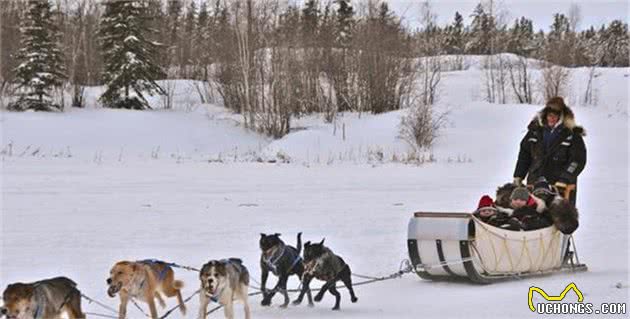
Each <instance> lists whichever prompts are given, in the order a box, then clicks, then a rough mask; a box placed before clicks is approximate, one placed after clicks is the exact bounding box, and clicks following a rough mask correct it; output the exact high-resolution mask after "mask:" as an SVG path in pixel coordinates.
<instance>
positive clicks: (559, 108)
mask: <svg viewBox="0 0 630 319" xmlns="http://www.w3.org/2000/svg"><path fill="white" fill-rule="evenodd" d="M549 112H556V113H558V114H560V122H561V123H562V125H563V126H564V127H566V128H568V129H569V130H571V131H573V133H575V134H580V135H582V136H586V130H584V128H583V127H582V126H579V125H577V124H576V121H575V115H574V113H573V111H572V110H571V108H569V107H568V106H566V104H564V100H563V99H562V98H561V97H554V98H552V99H550V100H549V101H548V102H547V104H546V105H545V107H544V108H542V109H541V110H540V111H538V112H537V113H536V115H535V116H534V118H533V119H532V121H531V122H530V123H529V125H528V126H527V128H528V129H529V130H537V129H540V128H542V127H545V125H546V121H547V114H548V113H549Z"/></svg>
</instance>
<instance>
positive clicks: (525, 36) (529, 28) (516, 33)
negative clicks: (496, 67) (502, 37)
mask: <svg viewBox="0 0 630 319" xmlns="http://www.w3.org/2000/svg"><path fill="white" fill-rule="evenodd" d="M508 33H509V38H508V40H507V44H506V45H507V47H506V49H507V52H510V53H514V54H518V55H521V56H528V55H529V54H530V53H531V52H532V51H533V50H534V49H535V47H534V46H533V40H534V26H533V24H532V21H531V20H529V19H527V18H525V17H521V18H520V19H516V20H515V21H514V26H513V27H512V28H511V29H510V30H509V31H508Z"/></svg>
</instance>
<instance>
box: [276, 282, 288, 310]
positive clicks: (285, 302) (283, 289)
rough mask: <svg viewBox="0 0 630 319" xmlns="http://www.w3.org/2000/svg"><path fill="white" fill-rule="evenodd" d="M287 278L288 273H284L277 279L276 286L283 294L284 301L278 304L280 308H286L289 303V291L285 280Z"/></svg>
mask: <svg viewBox="0 0 630 319" xmlns="http://www.w3.org/2000/svg"><path fill="white" fill-rule="evenodd" d="M288 280H289V275H285V276H282V277H280V280H279V281H278V286H279V287H280V289H281V292H282V295H283V296H284V303H283V304H282V305H281V306H280V308H286V307H287V306H288V305H289V293H287V281H288Z"/></svg>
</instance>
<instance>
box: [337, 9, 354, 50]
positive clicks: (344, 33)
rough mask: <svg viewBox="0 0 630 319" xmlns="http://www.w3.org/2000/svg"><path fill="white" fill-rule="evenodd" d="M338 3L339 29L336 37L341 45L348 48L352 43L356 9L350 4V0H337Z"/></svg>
mask: <svg viewBox="0 0 630 319" xmlns="http://www.w3.org/2000/svg"><path fill="white" fill-rule="evenodd" d="M337 4H338V5H339V8H338V9H337V30H336V37H335V39H336V41H337V43H338V44H339V45H340V46H341V47H343V48H348V47H350V44H351V43H352V34H353V29H354V9H353V8H352V5H351V4H350V0H337Z"/></svg>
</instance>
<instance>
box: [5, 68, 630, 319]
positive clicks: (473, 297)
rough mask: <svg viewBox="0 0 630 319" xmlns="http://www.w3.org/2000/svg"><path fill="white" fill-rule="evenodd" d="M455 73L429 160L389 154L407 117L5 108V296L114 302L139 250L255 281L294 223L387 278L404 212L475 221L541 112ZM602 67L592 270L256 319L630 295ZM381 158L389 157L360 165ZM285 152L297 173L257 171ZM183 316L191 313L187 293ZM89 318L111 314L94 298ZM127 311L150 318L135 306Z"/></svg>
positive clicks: (582, 248)
mask: <svg viewBox="0 0 630 319" xmlns="http://www.w3.org/2000/svg"><path fill="white" fill-rule="evenodd" d="M466 72H468V73H466ZM466 72H451V73H448V74H446V76H445V80H444V81H445V85H444V88H443V96H444V97H443V99H442V100H441V102H440V108H441V109H442V110H448V111H449V115H448V123H447V126H446V127H445V129H444V130H443V131H442V134H441V136H440V138H439V139H438V141H437V144H436V146H435V149H434V150H433V156H434V158H435V161H434V162H431V163H425V164H423V165H419V166H416V165H403V164H400V163H392V162H391V161H390V160H387V159H389V158H391V156H392V155H394V154H403V153H404V152H406V151H408V150H407V148H406V145H405V144H404V142H402V141H401V140H399V139H397V137H396V136H397V124H398V121H399V118H400V116H401V115H402V114H404V112H402V111H401V112H392V113H387V114H383V115H378V116H374V115H365V114H364V115H362V116H361V117H359V116H357V115H355V114H346V115H344V116H343V117H342V118H341V119H340V120H339V122H338V123H337V128H335V127H334V126H335V125H333V124H326V123H323V122H322V121H321V120H319V119H317V118H305V119H301V120H300V121H298V125H299V126H301V127H302V128H303V129H302V130H300V131H296V132H294V133H292V134H290V135H288V136H286V137H285V138H283V139H281V140H277V141H272V140H270V139H268V138H265V137H262V136H259V135H256V134H252V133H249V132H247V131H245V130H244V129H243V128H241V127H240V126H239V125H238V121H237V120H235V119H234V116H231V115H230V114H227V113H226V112H225V111H223V110H221V109H219V108H217V107H213V106H209V105H206V106H200V107H198V108H197V109H196V110H195V111H192V112H183V111H154V112H133V111H114V110H100V109H90V110H81V111H76V110H75V111H71V112H68V113H65V114H41V113H24V114H15V113H6V112H2V113H0V115H1V116H2V122H1V125H2V129H1V132H2V145H1V148H0V150H1V151H2V162H1V163H2V176H1V177H2V199H1V201H2V214H1V217H2V219H1V220H0V221H1V224H2V233H1V236H0V240H1V241H2V244H1V249H2V251H1V252H0V253H1V254H0V256H1V260H0V286H2V287H4V286H5V285H6V284H8V283H11V282H15V281H22V282H29V281H35V280H38V279H41V278H47V277H53V276H58V275H65V276H68V277H70V278H73V279H74V280H75V281H77V282H78V283H79V288H80V289H81V290H82V291H83V292H84V293H85V294H86V295H89V296H91V297H94V298H96V299H98V300H100V301H105V302H106V303H107V304H108V305H110V306H114V307H115V306H117V301H118V300H117V299H110V298H109V297H107V294H106V289H107V287H106V285H105V279H106V278H107V277H108V272H109V269H110V267H111V266H112V264H113V263H115V262H116V261H118V260H124V259H128V260H137V259H145V258H157V259H163V260H166V261H172V262H176V263H179V264H182V265H189V266H194V267H201V265H202V264H203V263H205V262H207V261H208V260H209V259H220V258H224V257H240V258H242V259H243V260H244V262H245V265H246V266H248V268H249V270H250V272H251V273H252V277H253V278H254V279H256V280H259V279H260V270H259V266H258V260H259V249H258V238H259V233H261V232H279V233H282V234H283V236H282V237H283V239H284V240H285V242H287V243H288V244H291V245H295V240H296V239H295V235H296V233H297V232H300V231H301V232H303V234H304V235H303V238H304V240H305V241H306V240H320V239H321V238H322V237H325V238H326V243H327V244H328V245H329V246H330V247H331V248H332V249H333V250H334V251H335V252H336V253H338V254H339V255H341V256H343V257H344V259H345V260H346V261H347V262H348V263H349V264H350V266H351V267H352V269H353V271H354V272H356V273H359V274H366V275H372V276H383V275H388V274H390V273H392V272H395V271H396V270H398V265H399V263H400V261H401V260H402V259H404V258H407V250H406V236H407V235H406V226H407V222H408V220H409V218H410V216H411V214H412V213H413V212H414V211H419V210H426V211H471V210H473V209H474V208H475V206H476V204H477V200H478V198H479V197H480V196H481V195H483V194H484V193H490V194H493V193H494V190H495V188H496V186H497V185H499V184H502V183H504V182H507V181H509V180H511V176H512V172H513V168H514V163H515V160H516V155H517V151H518V142H519V141H520V138H521V137H522V135H523V134H524V133H525V127H526V125H527V123H528V122H529V120H530V119H531V117H532V115H533V114H534V113H535V112H536V111H537V110H538V109H539V108H540V107H539V106H533V105H532V106H523V105H494V104H488V103H483V102H470V101H472V100H474V99H473V98H471V97H470V96H469V95H468V92H471V91H474V90H475V89H476V88H475V85H477V86H478V85H479V84H478V83H476V82H475V81H473V80H472V78H473V77H474V76H475V74H476V73H475V72H477V71H475V70H471V71H466ZM602 72H603V73H604V75H603V76H602V78H606V77H608V79H609V81H611V82H610V83H611V84H610V86H611V87H612V89H611V90H616V91H614V92H613V93H610V92H607V93H606V94H608V95H606V94H604V93H602V94H601V95H600V101H601V103H600V104H599V105H597V106H591V107H581V106H578V107H575V108H574V112H575V113H576V118H577V121H578V123H579V124H581V125H583V126H584V127H585V128H586V130H587V133H588V135H587V137H586V138H585V142H586V144H587V149H588V163H587V167H586V169H585V171H584V172H583V173H582V175H581V176H580V180H579V193H578V207H579V209H580V213H581V215H580V217H581V220H580V228H579V229H578V231H577V232H576V234H575V237H576V242H577V245H578V247H577V248H578V251H579V254H580V258H581V260H582V261H583V262H585V263H586V264H587V265H588V266H589V271H588V272H585V273H579V274H558V275H553V276H547V277H539V278H527V279H523V280H516V281H511V282H505V283H497V284H492V285H489V286H475V285H472V284H466V283H447V282H429V281H423V280H421V279H420V278H418V277H417V276H415V275H411V274H410V275H406V276H404V277H403V278H401V279H395V280H392V281H387V282H379V283H375V284H371V285H365V286H360V287H357V288H356V292H357V296H358V297H359V302H358V303H356V304H351V303H350V302H349V297H348V294H347V292H346V291H345V290H343V291H342V304H341V307H342V310H341V311H340V312H332V311H331V310H330V308H331V307H332V305H333V300H334V299H333V298H332V297H331V296H330V295H326V297H324V300H323V301H322V302H321V303H319V304H317V305H316V306H315V308H308V307H306V306H305V305H302V306H299V307H289V308H288V309H280V308H279V307H278V303H279V302H280V297H276V298H277V299H275V301H276V303H275V304H274V305H273V306H272V307H269V308H263V307H261V306H260V305H259V302H260V297H259V296H257V297H252V299H251V302H252V305H253V308H252V312H253V313H252V314H253V317H254V318H298V317H299V318H322V317H326V318H420V317H426V318H461V317H464V316H465V317H473V318H485V317H495V318H508V317H509V318H537V317H539V316H538V315H536V314H534V313H532V312H530V310H529V309H528V307H527V292H528V288H529V287H530V286H532V285H534V286H538V287H541V288H543V289H545V290H546V291H548V292H560V291H561V290H562V289H564V287H565V286H566V285H567V284H568V283H570V282H575V283H576V284H577V286H578V287H579V288H580V289H581V291H582V292H583V293H584V298H585V302H591V303H593V304H595V305H599V303H601V302H626V301H628V295H629V294H628V284H629V279H628V275H629V273H628V258H629V254H628V253H629V246H628V239H629V238H628V226H629V224H628V222H629V220H628V192H629V188H628V177H629V175H628V174H629V172H628V163H629V161H628V142H629V140H628V122H629V121H628V96H627V95H628V91H627V85H628V78H627V77H626V75H627V73H628V72H629V71H628V69H612V70H603V71H602ZM616 77H618V78H616ZM614 79H616V81H615V80H614ZM602 85H603V84H602ZM461 92H465V93H461ZM460 93H461V94H460ZM341 125H345V126H346V138H345V139H343V137H342V136H341V134H340V127H341ZM333 133H334V134H333ZM376 149H381V150H383V151H384V152H385V153H386V154H387V155H385V160H383V161H379V160H374V159H373V158H370V155H369V154H370V153H371V152H372V150H376ZM278 152H282V153H283V154H284V155H286V156H288V157H289V158H290V159H291V163H289V164H279V163H259V162H257V159H259V158H262V159H266V158H268V157H274V156H275V155H277V153H278ZM176 277H178V278H179V279H182V280H184V281H185V283H186V287H185V288H184V291H183V292H184V297H186V296H188V295H190V294H192V293H193V292H194V291H195V290H196V289H197V288H198V279H197V276H196V274H195V273H191V272H188V271H185V270H181V269H176ZM354 280H355V281H357V280H359V279H358V278H354ZM272 282H273V281H272ZM297 285H298V283H297V281H295V280H294V279H293V280H292V281H290V283H289V287H290V288H295V287H297ZM291 297H292V299H293V298H295V295H292V296H291ZM570 298H573V297H570ZM167 303H168V305H169V307H170V306H173V305H174V304H175V302H174V300H168V302H167ZM188 309H189V315H188V316H187V317H189V318H192V317H194V315H195V314H196V312H197V299H196V298H195V299H193V300H192V301H191V302H190V303H189V304H188ZM236 309H237V315H238V316H239V317H242V312H241V309H242V308H241V307H238V306H237V308H236ZM84 310H85V311H89V312H99V313H107V311H104V310H103V309H101V308H99V307H98V306H96V305H94V304H87V303H84ZM159 311H160V310H159ZM129 314H130V316H131V317H132V318H143V315H142V314H141V313H140V312H138V311H137V310H136V309H134V308H133V307H130V309H129ZM221 315H222V313H215V314H213V315H212V316H211V317H212V318H219V317H221ZM554 317H560V316H554ZM600 317H604V316H600ZM618 317H619V316H618ZM169 318H181V315H180V314H179V312H175V313H173V315H171V317H169Z"/></svg>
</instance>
